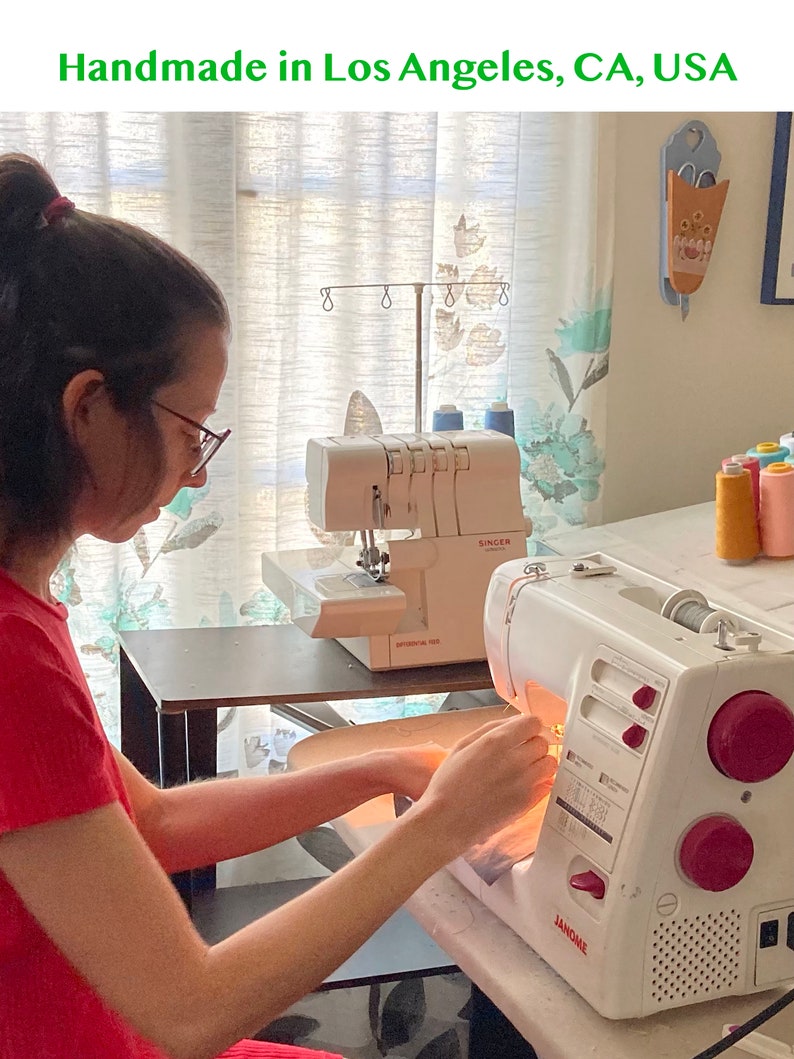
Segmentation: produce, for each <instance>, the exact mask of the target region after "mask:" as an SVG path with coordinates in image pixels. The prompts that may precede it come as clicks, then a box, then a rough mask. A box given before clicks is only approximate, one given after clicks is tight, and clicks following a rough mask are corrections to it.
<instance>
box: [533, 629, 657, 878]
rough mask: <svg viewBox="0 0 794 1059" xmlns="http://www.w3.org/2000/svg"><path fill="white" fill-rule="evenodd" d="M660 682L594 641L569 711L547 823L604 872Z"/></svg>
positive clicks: (644, 748) (639, 765) (653, 717)
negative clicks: (580, 690) (594, 647)
mask: <svg viewBox="0 0 794 1059" xmlns="http://www.w3.org/2000/svg"><path fill="white" fill-rule="evenodd" d="M668 683H669V681H668V680H667V678H665V677H663V676H660V675H659V674H658V673H655V672H653V671H652V670H650V669H649V668H648V667H647V666H643V665H640V664H639V663H637V662H635V661H634V660H633V659H630V658H629V657H627V656H626V655H624V654H622V653H620V652H618V651H616V650H614V649H612V648H610V647H608V646H606V645H605V644H600V645H599V646H598V649H597V653H596V656H595V658H594V659H593V660H592V662H591V665H590V669H589V680H588V682H587V686H586V690H585V691H584V694H582V695H580V696H579V697H578V704H577V705H576V707H575V709H574V710H573V711H569V714H568V718H567V721H566V726H565V727H566V738H565V746H564V748H563V755H562V759H561V761H560V765H559V770H558V779H557V783H556V784H555V788H554V793H553V796H552V802H551V804H550V805H549V810H548V813H547V819H548V821H549V823H550V825H551V826H552V827H554V828H555V829H556V830H558V831H559V832H560V833H561V834H563V835H565V836H566V837H567V838H568V839H569V841H571V842H572V843H573V844H574V845H575V846H576V847H577V848H578V849H580V850H581V851H582V852H583V853H585V854H587V855H588V856H589V857H591V858H592V859H593V860H594V861H595V862H596V864H597V865H600V866H601V867H603V868H604V869H605V871H610V870H611V868H612V867H613V865H614V861H615V856H616V854H617V850H618V848H619V846H620V840H621V837H622V834H623V829H624V827H625V824H626V821H627V819H628V816H629V812H630V810H631V803H632V800H633V798H634V794H635V791H636V789H637V784H638V782H639V778H640V775H641V773H642V769H643V764H644V760H645V757H646V755H647V752H648V748H649V746H650V743H651V738H652V735H653V731H654V726H655V724H656V721H657V718H658V716H659V714H660V711H661V710H662V708H663V703H664V696H665V693H666V691H667V687H668ZM580 888H581V887H580ZM602 896H603V895H602Z"/></svg>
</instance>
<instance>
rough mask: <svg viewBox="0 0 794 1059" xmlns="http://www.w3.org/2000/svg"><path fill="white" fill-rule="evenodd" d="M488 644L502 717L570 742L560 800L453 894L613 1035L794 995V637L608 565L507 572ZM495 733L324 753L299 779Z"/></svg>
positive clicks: (482, 853) (492, 603)
mask: <svg viewBox="0 0 794 1059" xmlns="http://www.w3.org/2000/svg"><path fill="white" fill-rule="evenodd" d="M485 640H486V647H487V651H488V661H489V663H490V667H491V672H492V675H493V678H494V682H495V685H496V689H497V691H498V692H499V693H500V694H501V696H502V697H503V698H504V699H505V700H507V701H508V702H510V703H513V704H514V705H516V706H517V707H518V708H519V709H521V710H530V711H534V712H536V713H537V714H539V715H540V717H541V720H542V721H543V723H544V724H545V725H547V726H550V727H553V728H554V729H555V730H557V731H561V726H564V734H562V739H561V745H559V746H558V747H556V748H554V749H555V750H556V752H557V753H558V754H559V768H558V772H557V776H556V779H555V781H554V786H553V788H552V791H551V794H550V795H549V797H548V799H547V800H546V801H545V802H543V803H541V804H540V805H538V806H537V807H536V808H535V809H533V810H532V811H531V812H529V813H528V814H527V815H526V817H525V818H524V819H523V820H522V821H519V822H518V824H517V825H511V826H510V827H508V828H506V829H505V830H504V831H503V832H501V833H500V834H498V835H496V836H494V838H493V839H492V840H490V841H489V842H487V843H484V844H483V846H482V847H476V848H475V849H473V850H470V851H469V852H468V853H467V855H466V857H465V858H459V859H458V860H456V861H455V862H454V863H453V864H451V865H450V866H449V869H450V871H451V872H452V873H453V874H454V875H455V877H456V878H457V879H458V880H459V881H460V882H461V883H462V884H463V885H464V886H465V887H466V888H467V889H468V890H469V891H471V893H473V894H474V895H475V896H476V897H477V898H478V899H479V900H480V901H481V902H482V903H483V904H485V905H486V906H487V907H488V908H489V909H491V910H492V911H493V912H494V913H495V914H496V915H497V916H498V917H499V918H500V919H502V920H503V921H504V922H505V923H507V924H508V925H509V926H510V927H512V929H513V930H514V931H515V932H516V933H517V934H518V935H519V936H520V937H521V938H523V939H524V940H525V941H526V942H528V943H529V945H530V946H532V948H533V949H534V950H535V951H536V952H537V953H538V954H539V955H540V956H541V957H542V958H543V959H545V960H546V962H547V963H548V964H550V965H551V966H552V967H553V968H554V969H555V970H556V971H557V972H558V973H559V974H560V975H562V977H563V978H565V979H566V980H567V981H568V982H569V983H570V984H571V985H572V986H573V987H574V988H575V989H576V990H577V992H578V993H580V994H581V996H582V997H584V999H585V1000H587V1001H588V1002H589V1004H590V1005H591V1006H592V1007H593V1008H595V1010H596V1011H598V1012H600V1013H601V1014H602V1015H604V1016H606V1017H607V1018H612V1019H623V1018H633V1017H639V1016H644V1015H649V1014H652V1013H654V1012H658V1011H663V1010H665V1009H668V1008H673V1007H679V1006H683V1005H687V1004H694V1003H698V1002H700V1001H705V1000H710V999H713V998H715V997H720V996H727V995H744V994H747V993H753V992H756V991H759V990H763V989H769V988H772V987H773V986H777V985H780V984H783V983H785V982H787V981H788V980H791V979H794V840H793V839H792V836H791V833H790V826H789V820H790V815H791V814H790V806H791V804H792V798H793V797H794V762H792V761H791V760H790V759H791V756H792V752H793V751H794V716H793V715H792V712H791V706H792V704H793V703H794V637H791V636H787V635H785V634H784V633H782V632H780V631H776V630H774V629H772V628H769V627H767V626H765V625H762V624H760V623H758V622H756V621H754V620H750V619H749V618H747V617H745V616H742V615H741V614H739V613H736V612H732V611H730V610H725V609H721V608H719V607H717V606H714V605H712V603H710V602H709V601H708V600H707V599H706V598H705V597H704V596H702V595H701V594H700V593H698V592H697V591H694V590H691V589H687V588H686V587H684V586H680V585H674V584H670V583H668V582H665V581H662V580H659V579H657V578H655V577H652V576H650V575H649V574H646V573H645V572H643V571H641V570H638V569H636V568H633V567H631V566H628V565H626V564H624V563H621V562H619V561H617V560H614V559H611V558H610V557H609V556H606V555H601V554H596V555H589V556H586V557H584V558H583V559H581V560H579V561H572V560H571V559H570V558H568V559H562V558H559V559H558V558H549V559H546V560H545V564H540V563H536V562H534V561H533V560H527V559H522V560H517V561H516V560H514V561H510V562H507V563H505V564H503V565H501V566H500V567H499V568H498V569H497V570H496V571H495V573H494V575H493V578H492V579H491V582H490V587H489V589H488V592H487V597H486V603H485ZM528 682H529V687H528ZM533 682H534V683H533ZM538 685H540V687H538ZM500 714H501V715H502V716H503V715H504V713H503V711H500V710H499V708H498V707H496V708H494V707H492V708H489V709H483V710H468V711H462V712H453V713H448V714H444V713H440V714H435V715H427V716H422V717H412V718H405V719H403V720H392V721H388V722H380V723H378V724H367V725H358V726H355V727H354V728H352V729H336V730H335V731H331V732H323V733H321V734H319V735H316V736H313V737H312V738H310V739H307V740H304V741H303V742H301V743H300V744H298V747H297V748H296V750H297V751H298V752H299V753H298V754H297V755H296V757H295V762H294V763H295V764H296V765H297V766H298V767H303V766H305V765H307V764H313V763H318V762H319V761H321V760H327V759H330V758H332V757H333V756H334V755H335V754H341V755H346V754H349V753H357V752H362V751H363V750H367V749H380V748H382V747H384V746H388V745H394V744H397V745H401V746H403V745H409V744H416V743H422V742H428V741H435V742H438V743H440V744H441V745H443V746H451V745H453V744H454V742H455V741H456V740H457V739H458V738H460V737H461V736H462V735H465V734H467V733H468V732H469V731H471V730H472V729H473V728H474V727H475V726H478V725H479V724H480V723H482V720H492V719H494V716H499V715H500ZM475 715H479V716H475ZM291 759H292V758H291ZM393 820H394V807H393V805H392V802H391V799H386V798H381V799H376V800H374V801H372V802H368V803H367V804H366V805H364V806H361V807H359V808H358V809H356V810H354V811H352V812H351V813H348V814H346V815H345V816H344V817H343V818H341V819H340V820H338V821H335V822H334V823H335V826H336V828H337V830H338V831H339V833H340V834H341V835H342V837H343V838H344V839H345V841H346V842H347V843H348V845H350V846H351V848H352V849H354V850H355V851H360V850H361V849H364V848H366V847H367V846H368V845H370V844H371V843H372V842H373V841H375V840H376V839H377V838H378V837H379V836H380V835H382V834H383V833H384V830H386V829H388V828H389V827H390V826H392V823H393ZM390 821H391V823H390ZM533 850H534V855H532V851H533ZM519 851H520V852H519ZM528 854H529V855H528ZM472 865H474V867H473V866H472ZM486 880H487V881H486ZM528 1002H532V1003H537V1002H538V1001H537V998H535V999H534V1000H532V1001H530V1000H528Z"/></svg>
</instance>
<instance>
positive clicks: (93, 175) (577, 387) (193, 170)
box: [0, 112, 614, 742]
mask: <svg viewBox="0 0 794 1059" xmlns="http://www.w3.org/2000/svg"><path fill="white" fill-rule="evenodd" d="M613 139H614V125H613V119H612V118H611V117H610V116H607V115H599V114H536V113H528V114H525V113H517V112H516V113H512V112H511V113H453V114H435V113H414V114H403V113H376V112H367V113H325V112H323V113H283V114H276V113H251V114H246V113H230V114H223V113H220V114H219V113H209V114H204V113H190V114H172V113H150V114H145V113H101V114H65V113H6V114H0V149H1V150H4V151H7V150H16V151H25V152H27V153H30V154H33V155H35V156H36V157H38V158H39V159H40V160H41V161H42V162H44V164H45V165H46V166H47V167H48V168H49V169H50V170H51V172H52V173H53V174H54V176H55V178H56V181H57V182H58V183H59V186H60V187H61V190H62V191H63V193H64V194H68V195H69V196H70V197H71V198H73V199H74V200H75V201H76V203H77V205H78V207H79V208H82V209H86V210H98V211H102V212H108V213H111V214H113V215H114V216H117V217H120V218H123V219H125V220H129V221H132V222H134V223H137V224H140V225H142V226H144V227H146V228H148V229H151V230H152V231H154V232H156V233H157V234H159V235H161V236H162V237H164V238H165V239H167V240H169V241H172V242H174V243H176V244H177V245H178V246H179V247H180V248H182V249H183V250H184V251H186V252H187V253H188V254H190V255H191V256H192V257H194V258H195V259H196V260H197V261H198V262H199V263H200V264H202V265H203V266H204V267H205V268H206V269H207V271H208V272H209V273H210V274H211V275H212V276H213V277H214V278H215V280H216V281H217V282H218V283H219V285H220V286H221V287H222V289H223V291H224V293H225V294H226V296H227V298H228V300H229V303H230V306H231V311H232V318H233V321H234V335H233V343H232V355H231V364H230V369H229V375H228V378H227V382H226V385H225V388H224V391H223V393H222V396H221V401H220V405H219V408H218V412H217V415H216V416H215V417H214V419H213V422H212V424H211V425H213V426H214V427H216V428H223V427H226V426H231V427H232V429H233V434H232V438H231V440H230V441H229V442H228V443H227V445H226V446H225V447H224V448H223V449H222V450H221V452H220V454H219V455H218V457H217V458H216V460H215V461H214V462H213V465H212V468H211V471H212V473H211V477H210V480H209V482H208V484H207V486H206V487H204V488H203V489H201V490H198V491H190V490H185V491H183V492H182V493H180V494H179V495H178V496H177V497H176V499H175V500H174V502H173V503H172V504H171V505H170V506H169V508H168V509H166V510H164V511H163V514H162V516H161V518H160V519H159V521H158V522H157V523H154V524H151V525H148V526H146V527H144V529H143V530H142V531H141V532H140V533H139V534H138V535H137V536H136V538H135V540H134V541H132V542H130V543H129V544H125V545H121V546H111V545H106V544H104V543H101V542H98V541H96V540H94V539H92V538H83V539H81V540H80V541H79V542H78V544H77V545H76V547H75V548H73V549H72V550H71V551H70V552H69V554H68V555H67V556H66V557H65V558H64V561H63V562H62V563H61V566H60V568H59V570H58V573H57V575H56V578H55V585H54V587H55V590H56V592H57V594H58V596H59V597H60V598H61V599H62V600H64V601H65V602H66V603H67V604H68V605H69V606H70V608H71V618H70V621H71V628H72V632H73V634H74V637H75V641H76V643H77V645H78V648H79V650H80V652H81V657H82V660H83V664H84V668H85V670H86V673H87V675H88V678H89V681H90V683H91V685H92V689H93V691H94V694H95V697H96V699H97V703H98V706H99V709H100V712H101V715H102V718H103V721H104V723H105V725H106V727H107V730H108V732H109V734H110V736H111V738H112V739H113V740H114V741H116V742H118V738H119V721H118V646H117V636H116V634H117V631H118V630H119V629H132V628H149V629H153V628H162V627H166V626H196V625H204V624H206V625H235V624H251V623H262V622H274V621H282V620H285V618H286V614H285V612H284V610H283V608H282V607H281V606H280V604H279V603H278V602H277V601H276V600H275V599H274V598H273V597H272V596H271V595H270V594H269V593H268V592H267V591H266V590H265V588H264V586H263V584H262V582H261V574H260V553H261V552H262V551H263V550H266V549H273V548H275V547H299V546H303V545H306V544H314V543H316V536H315V532H314V530H313V529H312V527H311V526H310V525H309V523H308V520H307V518H306V513H305V479H304V473H303V458H304V450H305V445H306V440H307V439H308V438H309V437H311V436H313V435H324V434H335V433H341V432H342V430H343V429H344V428H345V426H347V427H349V428H351V429H365V430H375V429H379V428H381V427H382V429H383V430H385V431H409V430H412V429H413V428H414V406H415V370H414V367H415V366H414V360H415V348H416V334H417V308H416V298H415V294H414V290H413V288H412V287H410V286H406V287H402V286H400V285H401V284H415V283H423V284H428V286H427V287H426V288H425V289H424V294H423V298H422V302H421V312H420V313H419V326H420V335H421V347H422V357H423V368H424V383H423V392H422V401H423V409H424V421H423V427H424V428H425V429H429V427H430V423H431V419H432V410H433V409H434V408H435V407H437V406H438V405H439V404H440V403H455V404H457V405H458V407H459V408H461V409H462V410H463V412H464V416H465V422H466V426H468V427H477V426H481V425H482V423H483V416H484V412H485V409H486V408H487V407H488V405H489V403H490V402H491V401H493V400H507V401H508V402H509V404H510V406H511V407H512V408H513V409H514V410H515V421H516V438H517V441H518V443H519V445H520V448H521V453H522V484H523V488H524V492H525V504H526V509H527V512H528V514H530V515H531V517H532V518H533V521H534V523H535V527H536V535H539V536H542V535H543V534H544V533H548V532H549V530H550V529H552V528H554V527H555V526H558V525H560V524H578V523H587V522H596V521H598V517H599V496H600V487H601V480H602V475H603V471H604V452H603V436H604V411H605V388H606V375H607V368H608V349H609V336H610V322H611V274H612V212H613V206H612V196H613V177H614V174H613V159H614V149H613V146H614V145H613ZM467 281H469V283H470V285H466V284H467ZM364 284H372V285H373V286H366V287H365V286H360V287H358V289H352V288H353V286H354V285H364ZM429 284H439V285H438V286H429ZM385 285H388V286H389V288H390V289H389V292H388V295H387V296H386V297H384V294H385V292H384V286H385ZM328 286H330V287H331V288H332V297H331V301H332V303H333V308H332V309H331V308H330V306H329V303H328V302H327V301H326V302H325V303H324V299H323V296H322V295H321V293H320V290H321V288H324V287H328ZM505 300H506V302H507V303H506V304H504V302H505ZM389 301H390V302H391V307H390V308H384V306H383V304H382V302H385V303H386V304H388V302H389Z"/></svg>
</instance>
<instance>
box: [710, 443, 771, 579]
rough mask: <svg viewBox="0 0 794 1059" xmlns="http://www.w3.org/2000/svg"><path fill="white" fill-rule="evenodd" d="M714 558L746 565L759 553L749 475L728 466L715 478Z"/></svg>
mask: <svg viewBox="0 0 794 1059" xmlns="http://www.w3.org/2000/svg"><path fill="white" fill-rule="evenodd" d="M715 522H716V526H715V528H716V545H715V551H716V555H717V558H719V559H724V560H725V561H726V562H729V563H749V562H752V560H753V559H755V557H756V556H757V555H758V553H759V551H760V550H761V543H760V540H759V538H758V523H757V521H756V517H755V505H754V503H753V486H752V481H751V478H750V472H749V471H748V470H747V469H746V468H744V467H742V466H741V465H740V464H738V463H735V464H731V463H728V464H726V465H725V469H724V470H720V471H717V476H716V510H715Z"/></svg>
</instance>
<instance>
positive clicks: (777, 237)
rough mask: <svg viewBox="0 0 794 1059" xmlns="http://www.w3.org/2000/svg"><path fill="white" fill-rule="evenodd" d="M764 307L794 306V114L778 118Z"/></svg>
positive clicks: (765, 262) (765, 253)
mask: <svg viewBox="0 0 794 1059" xmlns="http://www.w3.org/2000/svg"><path fill="white" fill-rule="evenodd" d="M761 303H762V304H763V305H794V151H792V150H791V114H790V113H781V114H778V115H777V120H776V122H775V147H774V151H773V154H772V181H771V184H770V188H769V212H768V214H767V219H766V249H765V251H764V270H763V273H762V276H761Z"/></svg>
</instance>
